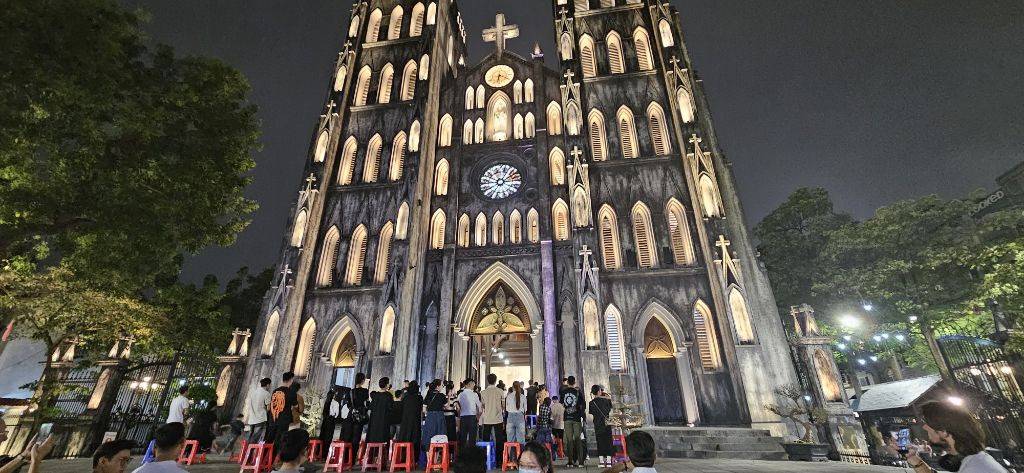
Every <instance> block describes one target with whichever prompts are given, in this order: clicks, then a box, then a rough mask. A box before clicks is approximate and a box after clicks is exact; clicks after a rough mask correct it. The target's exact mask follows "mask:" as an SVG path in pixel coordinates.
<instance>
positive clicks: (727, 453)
mask: <svg viewBox="0 0 1024 473" xmlns="http://www.w3.org/2000/svg"><path fill="white" fill-rule="evenodd" d="M642 430H644V431H645V432H647V433H650V434H651V436H653V437H654V443H655V444H656V445H657V446H658V456H659V457H662V458H731V459H740V460H785V459H786V458H787V457H786V451H785V450H783V449H782V445H781V444H780V442H781V441H782V439H781V438H779V437H772V436H771V435H770V434H769V433H768V431H767V430H759V429H748V428H729V427H645V428H643V429H642Z"/></svg>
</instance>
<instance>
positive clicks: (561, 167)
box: [548, 146, 565, 186]
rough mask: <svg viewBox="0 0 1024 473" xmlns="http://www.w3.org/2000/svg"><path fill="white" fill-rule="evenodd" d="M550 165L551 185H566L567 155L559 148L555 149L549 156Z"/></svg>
mask: <svg viewBox="0 0 1024 473" xmlns="http://www.w3.org/2000/svg"><path fill="white" fill-rule="evenodd" d="M548 162H549V163H550V168H551V170H550V172H551V185H553V186H561V185H564V184H565V153H563V152H562V149H561V148H559V147H557V146H556V147H554V148H553V149H552V150H551V153H550V154H548Z"/></svg>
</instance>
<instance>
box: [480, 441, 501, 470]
mask: <svg viewBox="0 0 1024 473" xmlns="http://www.w3.org/2000/svg"><path fill="white" fill-rule="evenodd" d="M476 446H477V447H480V448H482V449H484V451H485V452H487V469H488V470H493V469H494V460H495V458H494V457H495V455H496V454H497V452H495V451H494V442H477V443H476Z"/></svg>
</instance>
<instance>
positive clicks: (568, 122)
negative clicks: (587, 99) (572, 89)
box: [565, 101, 583, 136]
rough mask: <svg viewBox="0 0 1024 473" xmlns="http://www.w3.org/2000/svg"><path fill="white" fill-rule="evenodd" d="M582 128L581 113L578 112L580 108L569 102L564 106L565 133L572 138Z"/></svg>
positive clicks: (573, 102)
mask: <svg viewBox="0 0 1024 473" xmlns="http://www.w3.org/2000/svg"><path fill="white" fill-rule="evenodd" d="M582 127H583V112H581V111H580V106H579V105H577V104H576V102H575V101H571V102H569V104H568V105H566V106H565V131H566V132H567V133H569V134H570V135H572V136H577V135H579V134H580V129H581V128H582Z"/></svg>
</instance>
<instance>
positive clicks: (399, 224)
mask: <svg viewBox="0 0 1024 473" xmlns="http://www.w3.org/2000/svg"><path fill="white" fill-rule="evenodd" d="M408 231H409V203H408V202H402V205H401V206H400V207H398V217H396V218H395V239H396V240H404V239H405V236H406V234H407V233H408Z"/></svg>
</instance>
